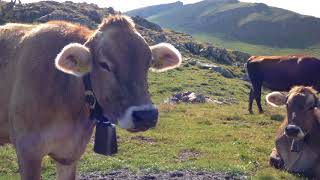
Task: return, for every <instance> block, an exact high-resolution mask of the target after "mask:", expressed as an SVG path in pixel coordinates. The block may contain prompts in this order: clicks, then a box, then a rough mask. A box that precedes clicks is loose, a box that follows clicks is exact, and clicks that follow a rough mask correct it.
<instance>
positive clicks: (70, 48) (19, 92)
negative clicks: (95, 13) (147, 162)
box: [0, 15, 181, 180]
mask: <svg viewBox="0 0 320 180" xmlns="http://www.w3.org/2000/svg"><path fill="white" fill-rule="evenodd" d="M180 64H181V55H180V53H179V52H178V51H177V50H176V49H175V48H174V47H173V46H172V45H170V44H165V43H162V44H158V45H154V46H148V44H147V43H146V41H145V40H144V39H143V37H142V36H141V35H140V34H139V33H138V31H137V30H136V29H135V26H134V23H133V22H132V20H131V19H130V18H128V17H126V16H120V15H117V16H110V17H109V18H106V19H104V20H103V22H102V23H101V24H100V26H99V28H98V29H96V30H94V31H93V30H89V29H88V28H86V27H82V26H79V25H76V24H72V23H67V22H51V23H45V24H37V25H23V24H7V25H4V26H0V77H1V86H0V92H1V95H0V107H1V108H0V144H5V143H12V144H13V145H14V147H15V148H16V153H17V157H18V161H19V170H20V174H21V179H23V180H39V179H40V174H41V172H40V171H41V161H42V159H43V157H44V156H46V155H49V156H50V157H51V158H52V159H54V160H55V161H56V166H57V178H58V179H63V180H65V179H68V180H71V179H75V174H76V173H75V172H76V162H77V160H78V159H79V158H80V157H81V155H82V154H83V153H84V151H85V148H86V145H87V143H88V142H89V139H90V137H91V134H92V131H93V128H94V125H95V122H94V121H93V119H92V118H91V117H90V114H89V109H88V103H87V102H86V97H88V93H89V94H91V97H92V95H93V94H94V96H95V99H96V102H97V103H98V105H99V106H98V105H97V103H91V104H90V105H92V106H93V107H100V108H99V109H100V110H99V112H100V114H102V113H104V115H105V116H106V117H108V118H109V119H110V120H111V121H117V120H119V125H120V127H122V128H124V129H127V130H129V131H145V130H147V129H149V128H152V127H155V126H156V124H157V120H158V109H157V108H156V106H154V105H153V103H152V101H151V98H150V95H149V93H148V81H147V76H148V69H149V67H151V68H152V69H154V70H156V71H164V70H168V69H172V68H175V67H177V66H179V65H180ZM89 79H90V81H91V83H90V84H91V85H90V87H91V88H90V89H88V88H87V87H86V86H88V85H89V83H84V82H89ZM85 80H86V81H85ZM88 90H89V91H88ZM87 101H88V100H87ZM91 102H92V101H91ZM101 109H103V111H101Z"/></svg>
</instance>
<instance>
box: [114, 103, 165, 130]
mask: <svg viewBox="0 0 320 180" xmlns="http://www.w3.org/2000/svg"><path fill="white" fill-rule="evenodd" d="M158 116H159V112H158V109H157V108H156V107H155V106H154V105H142V106H132V107H129V108H128V109H127V111H126V113H125V115H124V116H123V117H122V118H120V121H119V125H120V127H121V128H124V129H127V130H128V131H130V132H139V131H146V130H148V129H150V128H153V127H155V126H156V125H157V122H158Z"/></svg>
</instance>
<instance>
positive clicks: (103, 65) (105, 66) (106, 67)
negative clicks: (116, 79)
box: [99, 62, 110, 71]
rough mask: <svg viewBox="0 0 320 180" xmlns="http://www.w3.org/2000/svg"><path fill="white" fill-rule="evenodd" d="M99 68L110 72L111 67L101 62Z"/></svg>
mask: <svg viewBox="0 0 320 180" xmlns="http://www.w3.org/2000/svg"><path fill="white" fill-rule="evenodd" d="M99 66H100V67H102V68H103V69H105V70H107V71H110V68H109V65H108V64H107V63H105V62H99Z"/></svg>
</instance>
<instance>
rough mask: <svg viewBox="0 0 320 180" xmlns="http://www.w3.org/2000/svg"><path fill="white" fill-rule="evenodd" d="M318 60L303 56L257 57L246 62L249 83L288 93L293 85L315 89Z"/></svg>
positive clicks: (319, 62)
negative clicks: (256, 82) (261, 83)
mask: <svg viewBox="0 0 320 180" xmlns="http://www.w3.org/2000/svg"><path fill="white" fill-rule="evenodd" d="M319 69H320V60H319V59H317V58H314V57H304V56H257V57H251V58H250V59H249V60H248V62H247V70H248V74H249V76H250V79H251V81H262V82H263V85H264V86H265V87H267V88H270V89H271V90H278V91H288V90H290V88H291V87H292V86H294V85H308V86H315V87H317V86H318V84H317V80H316V77H320V71H319Z"/></svg>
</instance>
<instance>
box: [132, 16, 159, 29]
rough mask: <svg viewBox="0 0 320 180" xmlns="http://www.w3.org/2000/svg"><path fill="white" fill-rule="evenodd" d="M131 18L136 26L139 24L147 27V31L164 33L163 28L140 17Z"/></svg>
mask: <svg viewBox="0 0 320 180" xmlns="http://www.w3.org/2000/svg"><path fill="white" fill-rule="evenodd" d="M131 18H132V20H133V21H134V22H135V23H136V24H138V25H140V26H142V27H145V28H147V29H151V30H154V31H158V32H162V28H161V26H159V25H158V24H155V23H152V22H150V21H148V20H146V19H144V18H142V17H140V16H133V17H131Z"/></svg>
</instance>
